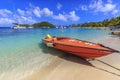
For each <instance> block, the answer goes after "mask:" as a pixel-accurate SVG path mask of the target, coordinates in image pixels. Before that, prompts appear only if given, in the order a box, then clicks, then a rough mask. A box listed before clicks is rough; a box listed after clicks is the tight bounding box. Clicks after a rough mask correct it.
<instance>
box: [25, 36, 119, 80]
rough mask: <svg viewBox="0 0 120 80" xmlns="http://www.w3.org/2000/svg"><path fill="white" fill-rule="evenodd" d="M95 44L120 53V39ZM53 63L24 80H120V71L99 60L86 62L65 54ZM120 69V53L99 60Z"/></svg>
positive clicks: (110, 39) (105, 39) (56, 57)
mask: <svg viewBox="0 0 120 80" xmlns="http://www.w3.org/2000/svg"><path fill="white" fill-rule="evenodd" d="M95 42H98V43H101V44H104V45H105V46H108V47H111V48H113V49H116V50H119V51H120V45H119V44H120V39H118V38H113V37H105V38H102V39H97V40H95ZM52 56H53V61H52V62H51V63H50V64H48V65H46V66H44V67H43V68H40V69H38V70H37V71H35V72H34V73H33V74H32V75H29V76H27V77H25V78H24V80H120V71H119V70H116V69H114V68H112V67H110V66H108V65H105V64H103V63H101V62H99V61H97V60H94V61H85V60H83V59H81V58H80V57H77V56H74V55H71V54H63V55H60V56H57V55H52ZM97 59H98V60H101V61H104V62H106V63H108V64H110V65H112V66H114V67H116V68H119V69H120V62H119V61H120V53H113V54H110V55H107V56H103V57H100V58H97Z"/></svg>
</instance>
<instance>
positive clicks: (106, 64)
mask: <svg viewBox="0 0 120 80" xmlns="http://www.w3.org/2000/svg"><path fill="white" fill-rule="evenodd" d="M94 60H96V61H99V62H101V63H103V64H105V65H108V66H110V67H111V68H114V69H116V70H118V71H120V69H119V68H117V67H115V66H112V65H110V64H108V63H106V62H104V61H101V60H99V59H94Z"/></svg>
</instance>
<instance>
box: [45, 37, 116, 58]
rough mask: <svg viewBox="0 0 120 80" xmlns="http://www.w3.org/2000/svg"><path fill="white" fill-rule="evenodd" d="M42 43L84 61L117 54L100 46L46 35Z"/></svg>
mask: <svg viewBox="0 0 120 80" xmlns="http://www.w3.org/2000/svg"><path fill="white" fill-rule="evenodd" d="M43 43H44V44H45V45H46V46H48V47H52V48H55V49H59V50H62V51H65V52H68V53H71V54H74V55H77V56H80V57H82V58H85V59H88V58H97V57H101V56H105V55H108V54H111V53H113V52H118V51H117V50H114V49H111V48H109V47H106V46H104V45H102V44H97V43H92V42H88V41H83V40H78V39H74V38H68V37H51V36H50V35H47V36H46V38H44V39H43Z"/></svg>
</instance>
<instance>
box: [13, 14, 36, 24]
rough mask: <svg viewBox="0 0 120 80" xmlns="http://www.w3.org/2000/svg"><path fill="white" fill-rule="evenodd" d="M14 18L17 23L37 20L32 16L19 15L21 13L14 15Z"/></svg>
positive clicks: (30, 22) (29, 22) (31, 22)
mask: <svg viewBox="0 0 120 80" xmlns="http://www.w3.org/2000/svg"><path fill="white" fill-rule="evenodd" d="M13 19H14V20H15V22H17V23H22V24H23V23H28V24H33V23H35V22H36V20H34V19H33V18H32V17H28V16H19V15H14V16H13Z"/></svg>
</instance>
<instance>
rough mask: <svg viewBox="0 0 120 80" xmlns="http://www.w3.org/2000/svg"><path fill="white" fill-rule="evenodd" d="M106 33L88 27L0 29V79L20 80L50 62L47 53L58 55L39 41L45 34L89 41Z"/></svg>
mask: <svg viewBox="0 0 120 80" xmlns="http://www.w3.org/2000/svg"><path fill="white" fill-rule="evenodd" d="M109 33H110V31H109V30H97V29H89V28H65V29H60V28H35V29H34V28H32V29H11V28H5V27H4V28H0V80H23V78H24V77H26V76H28V75H31V74H32V73H34V71H36V70H37V69H40V68H42V67H44V66H45V65H48V64H49V63H50V62H51V61H52V56H54V55H51V54H50V52H54V53H55V54H58V53H59V54H62V52H60V51H59V50H54V49H51V48H47V47H45V46H44V45H43V44H42V39H43V38H45V36H46V35H47V34H50V35H51V36H62V37H72V38H77V39H81V40H87V41H91V42H92V41H94V40H95V39H98V38H102V37H104V36H106V35H109Z"/></svg>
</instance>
